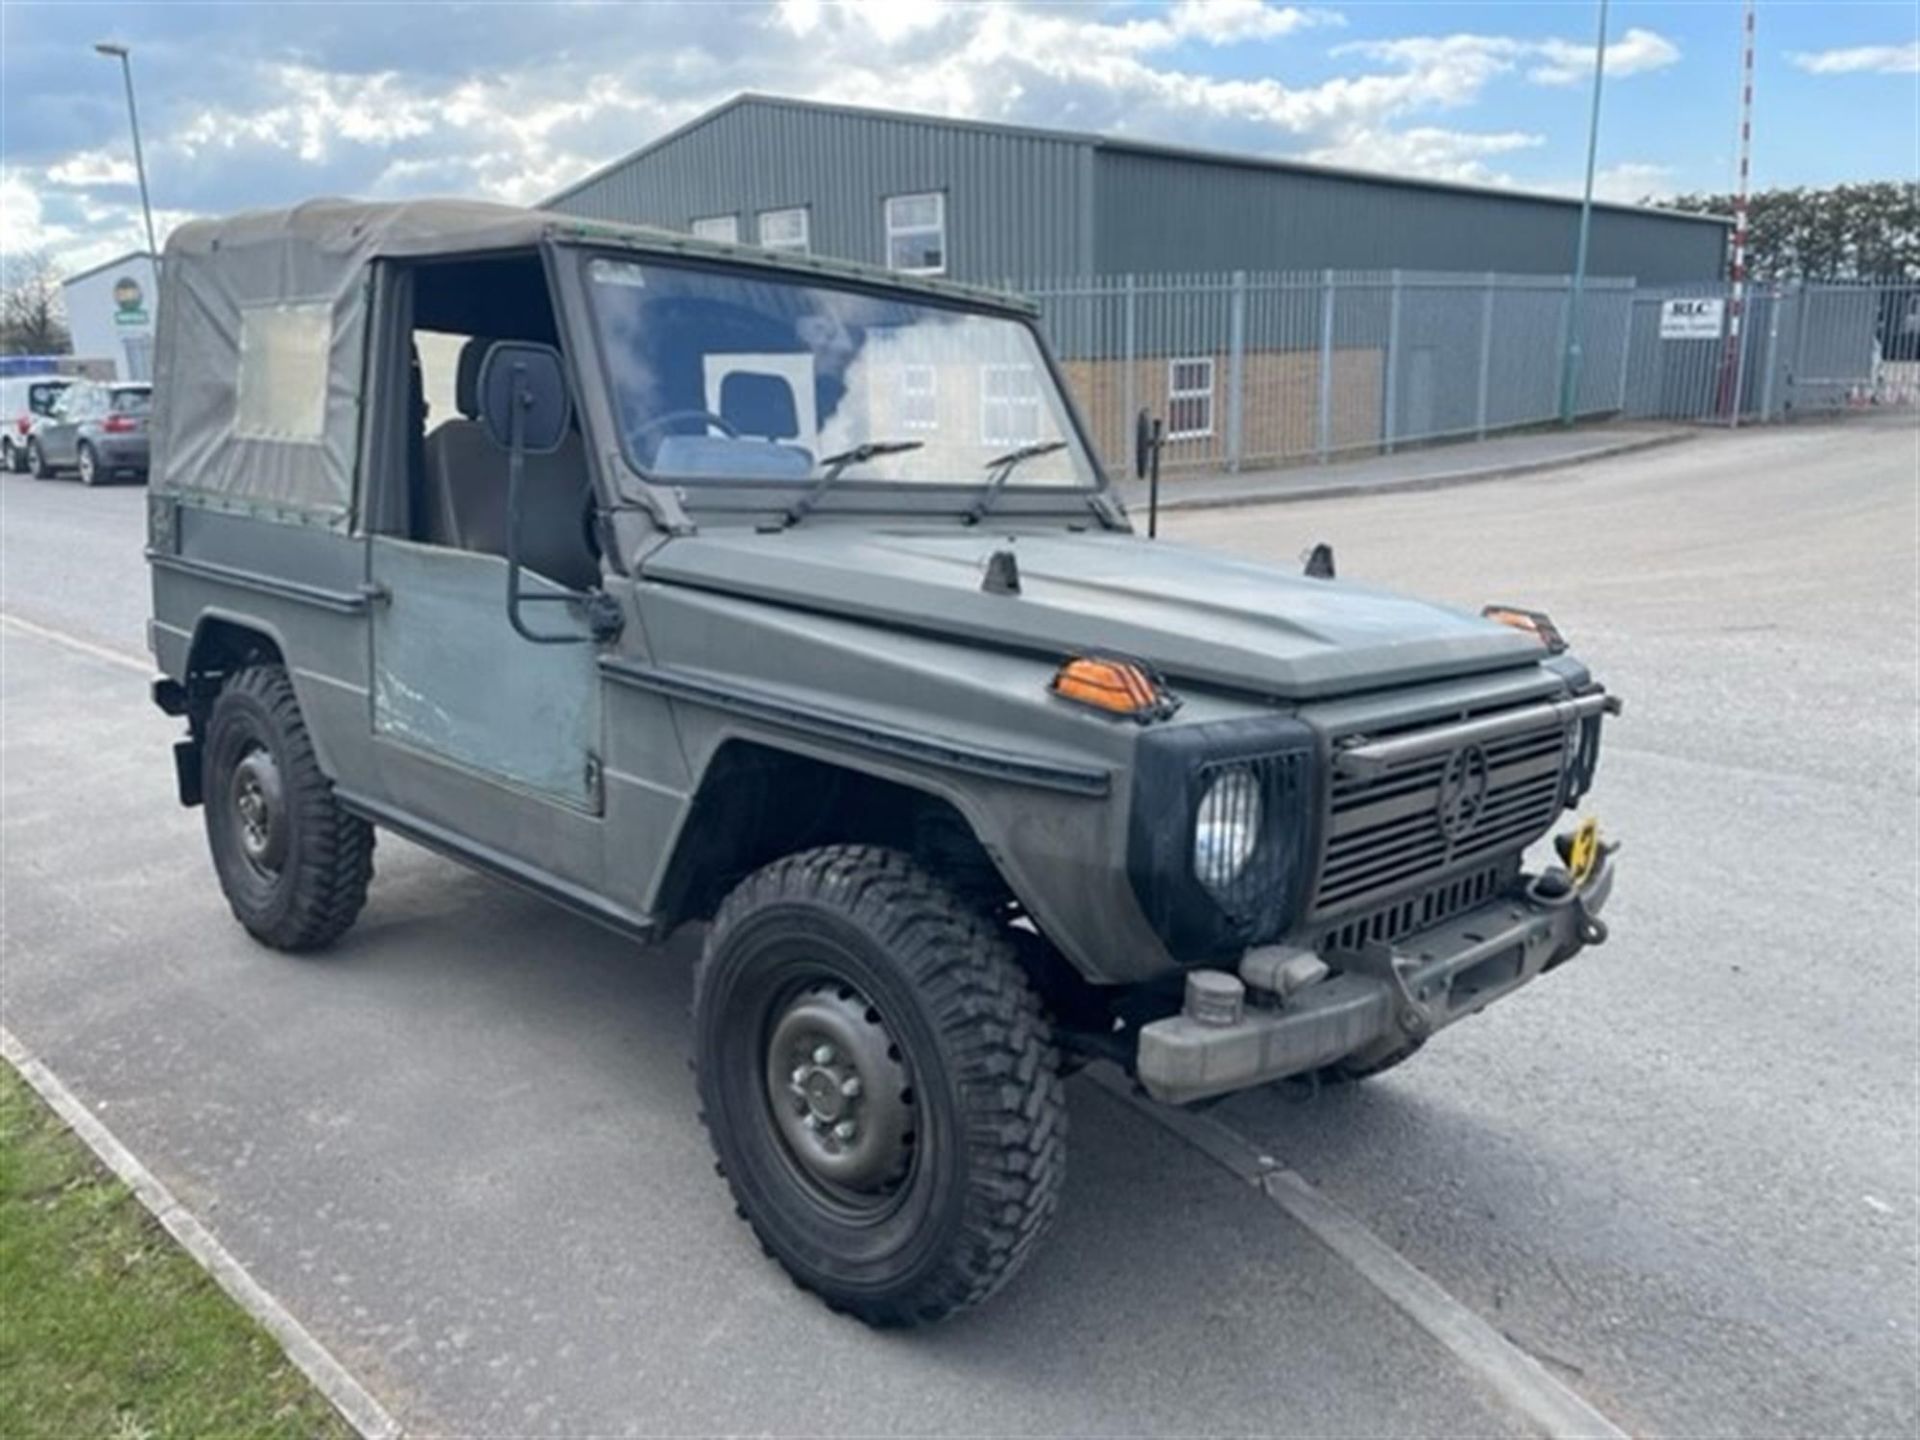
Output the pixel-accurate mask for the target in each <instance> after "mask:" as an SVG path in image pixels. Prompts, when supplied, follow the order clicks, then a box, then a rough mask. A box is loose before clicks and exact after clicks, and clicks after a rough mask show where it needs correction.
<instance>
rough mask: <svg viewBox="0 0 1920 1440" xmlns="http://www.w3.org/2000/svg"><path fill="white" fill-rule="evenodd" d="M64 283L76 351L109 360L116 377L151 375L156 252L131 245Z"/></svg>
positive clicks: (157, 291)
mask: <svg viewBox="0 0 1920 1440" xmlns="http://www.w3.org/2000/svg"><path fill="white" fill-rule="evenodd" d="M61 288H62V291H63V293H64V296H65V300H66V307H67V329H68V331H69V332H70V333H71V335H72V337H73V353H74V355H75V356H76V357H78V358H80V359H83V360H88V361H94V362H102V361H104V362H106V363H108V364H110V365H111V366H112V369H111V370H110V371H109V372H108V374H109V375H110V376H111V377H112V378H114V379H119V380H151V379H152V378H153V325H154V314H155V310H154V307H155V304H156V302H157V300H158V298H159V294H160V278H159V272H158V271H157V270H156V269H155V268H154V264H153V256H151V255H149V254H147V252H146V251H144V250H135V251H132V252H130V253H128V254H125V255H122V256H119V257H118V258H116V259H113V260H109V261H107V262H106V263H105V264H104V265H96V266H94V267H93V268H92V269H91V270H82V271H81V272H80V273H79V274H77V275H69V276H68V277H67V278H66V279H65V280H64V281H62V282H61ZM97 368H98V367H97V366H96V369H97Z"/></svg>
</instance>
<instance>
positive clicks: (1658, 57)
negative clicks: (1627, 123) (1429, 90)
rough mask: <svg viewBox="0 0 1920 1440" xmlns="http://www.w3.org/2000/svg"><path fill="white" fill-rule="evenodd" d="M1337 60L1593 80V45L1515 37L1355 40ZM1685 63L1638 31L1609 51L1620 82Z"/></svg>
mask: <svg viewBox="0 0 1920 1440" xmlns="http://www.w3.org/2000/svg"><path fill="white" fill-rule="evenodd" d="M1334 53H1335V54H1336V55H1360V56H1364V57H1366V58H1367V59H1370V60H1383V61H1386V62H1388V63H1390V64H1396V65H1404V66H1407V67H1409V68H1413V69H1418V68H1423V67H1427V66H1435V65H1459V66H1470V67H1472V68H1473V69H1474V70H1475V71H1476V72H1477V73H1480V74H1482V75H1494V74H1504V73H1506V72H1507V71H1510V70H1512V69H1514V68H1515V67H1516V66H1518V65H1520V64H1523V63H1526V62H1528V61H1532V62H1534V63H1532V64H1531V65H1530V66H1529V67H1528V69H1527V72H1526V75H1527V79H1529V80H1531V81H1532V82H1533V83H1534V84H1536V85H1573V84H1579V83H1581V82H1583V81H1585V80H1586V79H1587V78H1588V77H1590V76H1591V75H1592V74H1593V45H1592V43H1591V42H1588V43H1581V42H1579V41H1575V40H1561V39H1546V40H1522V39H1519V38H1517V37H1515V36H1512V35H1468V34H1460V35H1408V36H1402V37H1400V38H1398V39H1393V40H1356V41H1353V42H1351V43H1350V44H1346V45H1340V46H1336V47H1335V49H1334ZM1679 59H1680V47H1679V46H1677V45H1675V44H1674V43H1673V42H1672V41H1671V40H1669V39H1667V38H1666V37H1665V36H1664V35H1661V34H1658V33H1656V32H1655V31H1652V30H1643V29H1641V28H1640V27H1638V26H1634V27H1633V28H1631V29H1629V30H1628V31H1627V32H1626V34H1624V35H1622V36H1621V37H1620V38H1619V39H1618V40H1614V41H1610V42H1608V45H1607V75H1608V77H1609V78H1610V79H1617V78H1621V77H1624V76H1628V75H1639V74H1644V73H1645V72H1647V71H1649V70H1659V69H1663V68H1665V67H1666V66H1668V65H1672V64H1674V63H1675V62H1677V61H1678V60H1679Z"/></svg>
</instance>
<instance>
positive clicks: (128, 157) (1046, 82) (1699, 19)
mask: <svg viewBox="0 0 1920 1440" xmlns="http://www.w3.org/2000/svg"><path fill="white" fill-rule="evenodd" d="M1597 15H1598V10H1597V7H1596V5H1595V4H1594V3H1591V0H1578V3H1564V4H1560V3H1540V0H1534V3H1511V4H1442V3H1358V4H1354V3H1329V4H1325V5H1320V4H1311V5H1309V4H1299V5H1286V4H1274V3H1263V0H1178V3H1170V4H1119V3H1104V0H1086V3H1079V4H1066V5H1062V4H1045V3H1032V0H1006V3H966V4H959V3H953V4H942V3H937V0H846V3H833V0H751V3H747V0H742V3H730V0H702V3H684V4H683V3H666V0H654V3H643V4H617V3H605V0H600V3H554V4H537V3H512V4H508V3H494V4H435V3H410V0H386V3H351V0H334V3H327V4H238V3H227V4H218V5H200V4H192V3H156V0H149V3H144V4H97V3H85V0H67V3H60V4H36V3H16V0H0V250H4V251H5V252H6V253H7V254H9V255H11V254H14V253H17V252H19V251H22V250H26V249H44V250H46V251H47V252H48V253H49V254H51V255H52V257H53V258H54V260H55V261H56V263H57V264H58V265H60V266H61V267H63V268H64V269H66V270H68V271H72V270H77V269H82V268H85V267H86V266H88V265H92V264H98V263H101V262H103V261H106V260H109V259H112V258H115V257H117V256H118V255H120V254H121V253H123V252H125V251H127V250H130V249H135V248H143V247H142V244H141V229H140V220H139V214H140V211H139V192H138V189H137V187H136V185H135V176H134V168H133V155H132V145H131V141H130V139H129V135H128V126H127V112H126V99H125V93H124V90H123V88H122V85H121V77H120V74H119V65H118V62H116V61H113V60H109V59H104V58H102V57H100V56H98V55H96V54H94V52H93V50H92V45H93V42H95V41H100V40H112V41H117V42H119V43H122V44H126V45H128V46H130V47H131V48H132V51H133V66H134V81H135V85H136V87H137V93H138V99H139V105H140V118H141V127H142V137H143V140H144V143H145V148H146V162H147V174H148V180H149V184H150V186H151V190H152V201H153V206H154V211H155V222H156V226H157V228H158V229H159V231H160V232H161V240H162V243H163V244H164V241H165V232H166V231H167V230H168V229H169V228H171V227H172V226H173V225H175V224H177V223H179V222H180V221H182V220H184V219H187V218H190V217H192V216H195V215H203V214H217V213H222V212H228V211H233V210H241V209H250V208H255V207H259V206H270V205H282V204H290V203H293V202H295V201H297V200H301V199H305V198H308V197H311V196H314V195H358V196H366V197H374V198H392V197H400V196H408V195H426V194H461V195H478V196H483V197H488V198H493V199H500V200H507V201H512V202H516V203H533V202H536V201H538V200H540V199H541V198H542V197H544V196H546V195H549V194H551V193H552V192H553V191H555V190H557V189H559V188H561V187H562V186H564V185H566V184H568V183H569V182H571V181H573V180H575V179H578V178H579V177H581V176H582V175H584V174H586V173H587V172H588V171H590V170H592V169H594V168H595V167H597V166H599V165H601V164H604V163H606V162H607V161H609V160H613V159H616V158H618V157H619V156H621V155H623V154H625V153H626V152H628V151H629V150H632V149H634V148H635V147H637V146H640V145H643V144H645V143H646V142H647V141H648V140H650V139H652V138H654V137H655V136H658V135H660V134H662V133H664V132H665V131H667V130H668V129H671V128H672V127H674V126H676V125H679V124H681V123H683V122H685V121H686V120H689V119H691V118H692V117H694V116H696V115H698V114H699V113H701V112H702V111H704V110H706V109H708V108H710V107H711V106H713V105H716V104H719V103H720V102H721V101H723V100H725V99H727V98H729V97H730V96H732V95H734V94H736V93H738V92H740V91H742V90H758V91H767V92H772V93H777V94H786V95H797V96H802V97H807V98H811V99H819V100H829V101H838V102H844V103H849V104H859V105H878V106H886V107H892V108H899V109H913V110H925V111H931V112H934V113H938V114H945V115H957V116H968V117H972V118H975V119H984V120H1004V121H1012V122H1018V123H1022V124H1028V125H1041V126H1061V127H1066V128H1071V129H1077V130H1097V131H1105V132H1113V133H1124V134H1127V135H1131V136H1135V137H1139V138H1143V139H1156V140H1167V141H1173V142H1177V143H1180V144H1187V145H1197V146H1203V147H1208V148H1218V149H1223V150H1233V151H1241V152H1249V153H1255V154H1263V155H1274V156H1287V157H1291V158H1295V159H1306V160H1318V161H1326V162H1331V163H1336V164H1341V165H1350V166H1357V167H1361V168H1366V169H1376V170H1384V171H1390V172H1396V173H1405V174H1413V175H1420V176H1425V177H1429V178H1436V179H1456V180H1467V181H1474V182H1478V183H1484V184H1495V185H1513V186H1519V187H1522V188H1526V189H1536V190H1553V191H1560V192H1567V193H1577V192H1578V190H1579V186H1580V179H1581V173H1582V168H1583V165H1584V162H1585V145H1586V125H1587V112H1588V105H1589V103H1590V96H1591V92H1590V88H1589V87H1590V81H1591V66H1592V55H1593V45H1594V40H1595V25H1596V20H1597ZM1739 31H1740V10H1739V6H1738V4H1737V3H1735V0H1694V3H1666V4H1656V3H1635V0H1616V3H1614V4H1613V6H1612V9H1611V13H1610V17H1609V21H1608V49H1607V81H1606V86H1605V90H1604V95H1603V108H1602V116H1601V128H1600V142H1599V157H1598V160H1599V168H1598V178H1597V182H1596V194H1598V195H1599V196H1601V197H1603V198H1608V199H1617V200H1629V201H1633V200H1640V199H1642V198H1645V197H1649V196H1652V197H1659V196H1663V195H1671V194H1674V193H1681V192H1687V191H1726V190H1729V189H1731V188H1732V181H1733V174H1734V156H1735V153H1736V149H1735V140H1736V123H1737V101H1738V94H1739ZM1756 66H1757V83H1756V90H1755V93H1756V100H1755V103H1756V118H1755V128H1754V166H1753V174H1754V183H1755V185H1756V186H1758V187H1768V186H1775V185H1824V184H1830V183H1833V182H1837V181H1844V180H1873V179H1912V178H1916V177H1920V3H1915V0H1816V3H1799V4H1795V3H1787V0H1761V3H1760V5H1759V11H1758V44H1757V47H1756Z"/></svg>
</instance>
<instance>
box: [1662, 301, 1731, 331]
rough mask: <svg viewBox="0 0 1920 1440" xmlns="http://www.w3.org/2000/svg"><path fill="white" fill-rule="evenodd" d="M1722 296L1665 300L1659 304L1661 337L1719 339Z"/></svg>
mask: <svg viewBox="0 0 1920 1440" xmlns="http://www.w3.org/2000/svg"><path fill="white" fill-rule="evenodd" d="M1726 304H1727V302H1726V301H1725V300H1721V299H1712V300H1706V299H1695V300H1667V301H1663V302H1662V303H1661V306H1660V338H1661V339H1662V340H1718V339H1719V338H1720V326H1721V322H1722V320H1723V319H1724V318H1725V311H1726Z"/></svg>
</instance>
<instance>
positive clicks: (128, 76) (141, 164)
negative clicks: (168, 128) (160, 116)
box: [93, 40, 160, 266]
mask: <svg viewBox="0 0 1920 1440" xmlns="http://www.w3.org/2000/svg"><path fill="white" fill-rule="evenodd" d="M93 48H94V49H95V50H96V51H98V52H99V53H100V54H102V55H106V56H117V57H118V58H119V60H120V75H121V78H123V79H124V80H125V81H126V82H127V123H128V124H129V125H130V126H132V127H133V169H134V173H135V174H137V175H138V176H139V177H140V214H141V215H142V216H143V217H144V218H145V220H146V222H147V254H149V255H151V256H152V257H153V263H154V264H155V265H156V266H157V265H158V264H159V263H160V247H159V246H158V245H156V244H155V243H154V239H153V205H152V203H151V202H150V201H149V200H148V199H147V158H146V156H145V155H144V154H142V153H141V150H140V109H139V107H138V106H137V105H135V104H134V103H133V55H132V53H131V52H130V51H129V50H128V49H127V47H126V46H124V45H115V44H112V43H110V42H108V41H105V40H103V41H101V42H100V43H99V44H97V45H95V46H94V47H93Z"/></svg>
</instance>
